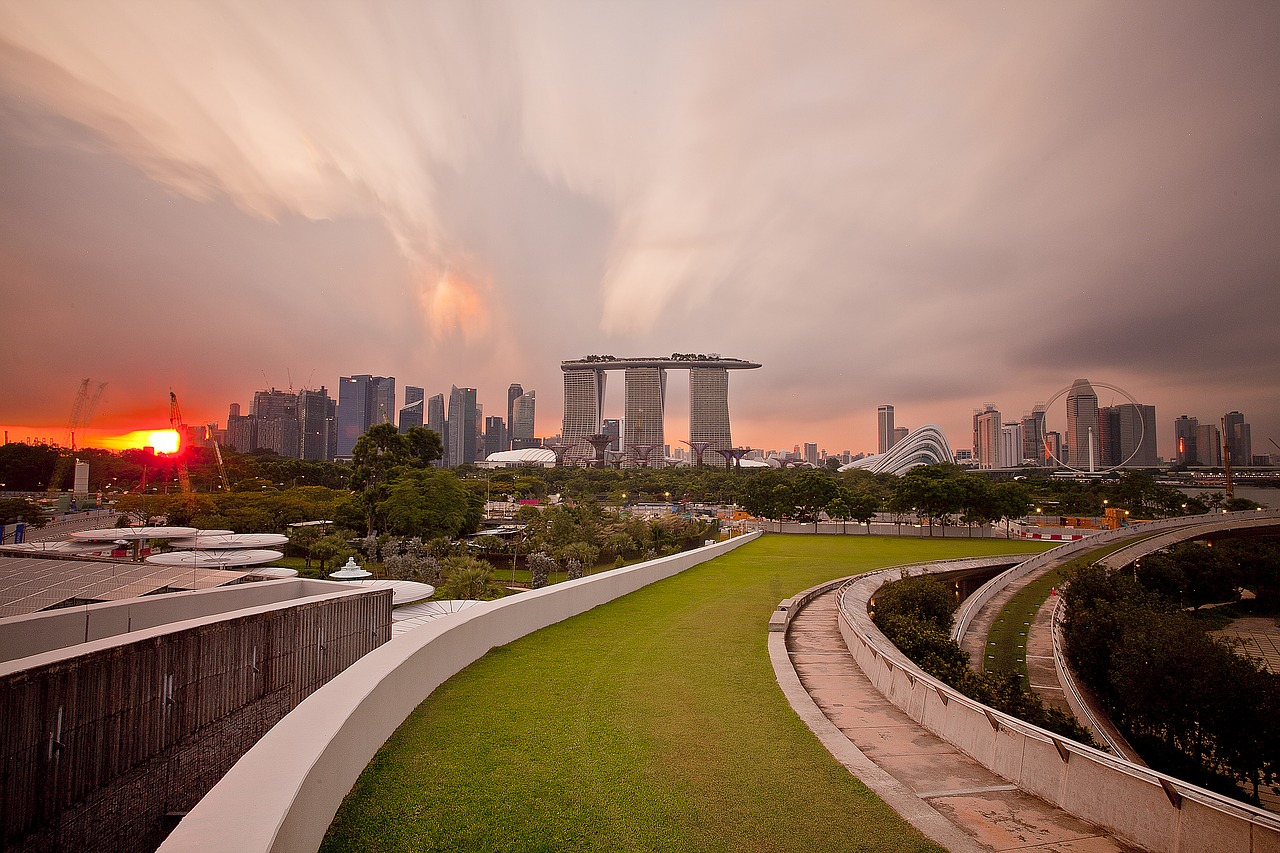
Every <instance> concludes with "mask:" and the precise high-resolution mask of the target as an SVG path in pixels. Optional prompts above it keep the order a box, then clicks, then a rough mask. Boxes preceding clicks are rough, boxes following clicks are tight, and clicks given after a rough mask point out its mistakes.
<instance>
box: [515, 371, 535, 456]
mask: <svg viewBox="0 0 1280 853" xmlns="http://www.w3.org/2000/svg"><path fill="white" fill-rule="evenodd" d="M517 387H518V386H517ZM536 403H537V392H536V391H527V392H525V393H523V394H521V395H520V396H519V397H516V399H515V400H514V401H513V402H512V404H511V423H510V424H509V425H508V432H510V434H511V449H512V450H525V449H527V448H530V447H537V446H538V444H539V442H538V439H536V438H534V435H533V424H534V414H535V412H534V407H535V404H536Z"/></svg>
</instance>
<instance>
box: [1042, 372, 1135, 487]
mask: <svg viewBox="0 0 1280 853" xmlns="http://www.w3.org/2000/svg"><path fill="white" fill-rule="evenodd" d="M1096 388H1102V389H1105V390H1107V391H1112V392H1114V393H1116V394H1119V395H1120V396H1122V397H1124V399H1125V400H1126V401H1128V408H1129V412H1130V413H1131V414H1128V417H1127V420H1129V421H1132V420H1133V419H1134V418H1135V417H1136V436H1135V435H1129V436H1128V440H1127V441H1124V442H1123V443H1122V444H1120V445H1119V449H1120V450H1121V452H1124V451H1127V453H1125V455H1124V456H1123V458H1118V457H1117V455H1116V454H1115V453H1111V454H1104V452H1103V451H1104V449H1110V447H1106V448H1104V430H1103V428H1102V426H1103V422H1102V420H1101V419H1100V417H1099V416H1100V414H1101V412H1102V410H1100V409H1099V407H1098V395H1097V392H1096V391H1095V389H1096ZM1064 397H1065V398H1066V421H1067V425H1066V426H1067V428H1066V430H1065V433H1064V434H1065V436H1066V444H1067V452H1066V453H1064V454H1062V455H1064V456H1066V457H1067V458H1066V459H1063V458H1061V456H1059V454H1058V452H1055V448H1054V446H1053V442H1051V441H1050V440H1049V434H1048V432H1047V431H1046V432H1043V433H1042V434H1040V435H1038V436H1037V440H1038V442H1039V444H1040V447H1041V448H1042V450H1043V454H1044V458H1045V459H1046V460H1051V461H1052V464H1054V465H1056V466H1057V467H1059V468H1062V469H1065V470H1068V471H1074V472H1076V473H1078V474H1094V475H1097V474H1107V473H1111V472H1113V471H1118V470H1120V469H1122V468H1125V467H1126V466H1127V465H1129V463H1131V462H1132V461H1133V460H1134V459H1135V458H1137V457H1138V456H1139V454H1140V453H1141V452H1142V450H1143V447H1144V445H1145V444H1146V443H1148V442H1149V441H1150V440H1154V436H1155V424H1154V423H1152V424H1148V423H1147V416H1146V415H1145V414H1144V412H1143V409H1144V408H1145V407H1144V406H1142V405H1141V404H1140V403H1138V401H1137V400H1136V399H1135V398H1134V396H1133V395H1132V394H1130V393H1129V392H1128V391H1126V390H1124V389H1123V388H1120V387H1118V386H1116V385H1112V384H1110V383H1107V382H1090V381H1089V380H1087V379H1077V380H1076V381H1075V382H1074V383H1073V384H1071V385H1069V386H1068V387H1066V388H1063V389H1062V390H1060V391H1058V392H1057V393H1056V394H1054V395H1053V396H1052V397H1050V398H1049V400H1048V402H1046V403H1045V404H1044V405H1043V412H1044V413H1045V417H1047V416H1048V412H1049V411H1050V409H1051V408H1052V407H1053V405H1054V404H1055V403H1057V402H1058V401H1059V400H1062V399H1063V398H1064ZM1039 408H1040V407H1039V406H1038V407H1037V409H1039ZM1113 408H1115V407H1107V410H1108V411H1110V410H1111V409H1113ZM1038 424H1039V425H1040V428H1041V429H1043V428H1044V426H1043V424H1044V421H1043V420H1041V421H1038ZM1129 432H1130V433H1132V432H1133V429H1132V428H1130V430H1129ZM1148 436H1150V437H1151V438H1150V439H1149V438H1148ZM1106 438H1108V439H1109V441H1107V442H1106V444H1107V445H1109V446H1114V445H1115V444H1116V437H1115V436H1106ZM1059 450H1060V448H1059Z"/></svg>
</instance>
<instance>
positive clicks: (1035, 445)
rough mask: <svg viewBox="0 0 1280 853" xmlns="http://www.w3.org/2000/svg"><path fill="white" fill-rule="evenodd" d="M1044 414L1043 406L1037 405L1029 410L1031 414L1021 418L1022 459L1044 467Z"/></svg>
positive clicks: (1045, 460)
mask: <svg viewBox="0 0 1280 853" xmlns="http://www.w3.org/2000/svg"><path fill="white" fill-rule="evenodd" d="M1044 413H1045V407H1044V405H1043V404H1041V403H1037V404H1036V406H1035V408H1033V409H1032V410H1031V414H1029V415H1023V417H1022V458H1023V459H1029V460H1031V461H1033V462H1035V464H1037V465H1044V464H1045V463H1046V462H1047V461H1048V455H1047V454H1046V452H1045V449H1046V448H1045V443H1044V440H1045V434H1046V429H1045V425H1044Z"/></svg>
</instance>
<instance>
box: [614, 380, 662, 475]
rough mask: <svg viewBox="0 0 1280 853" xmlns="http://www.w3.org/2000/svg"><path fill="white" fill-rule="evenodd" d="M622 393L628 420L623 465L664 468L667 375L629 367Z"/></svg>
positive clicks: (625, 415)
mask: <svg viewBox="0 0 1280 853" xmlns="http://www.w3.org/2000/svg"><path fill="white" fill-rule="evenodd" d="M622 392H623V407H624V412H625V414H624V417H625V418H626V420H627V432H626V435H624V436H623V441H622V448H623V454H624V455H623V461H622V464H623V465H624V466H626V467H635V466H638V465H640V464H642V463H644V462H647V463H648V464H649V465H651V466H652V467H655V468H657V467H659V466H661V465H662V464H663V462H662V459H661V456H662V448H663V445H664V444H666V441H665V439H664V436H663V432H664V426H665V425H664V408H665V404H666V393H667V372H666V371H665V370H663V369H662V368H660V367H628V368H627V369H626V371H625V372H624V373H623V379H622Z"/></svg>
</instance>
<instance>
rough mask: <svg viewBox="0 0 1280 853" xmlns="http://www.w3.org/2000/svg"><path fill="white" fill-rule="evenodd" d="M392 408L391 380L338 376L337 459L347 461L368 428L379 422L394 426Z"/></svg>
mask: <svg viewBox="0 0 1280 853" xmlns="http://www.w3.org/2000/svg"><path fill="white" fill-rule="evenodd" d="M395 405H396V380H395V377H394V376H371V375H370V374H368V373H362V374H357V375H355V376H342V377H339V379H338V446H337V455H338V456H339V457H342V458H349V457H350V456H351V451H352V450H354V449H355V446H356V439H358V438H359V437H360V436H362V435H364V434H365V432H367V431H368V429H369V427H371V426H373V425H374V424H377V423H382V422H383V414H384V413H385V414H386V422H387V423H395V422H394V421H393V420H392V419H391V413H392V412H394V411H395Z"/></svg>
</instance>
